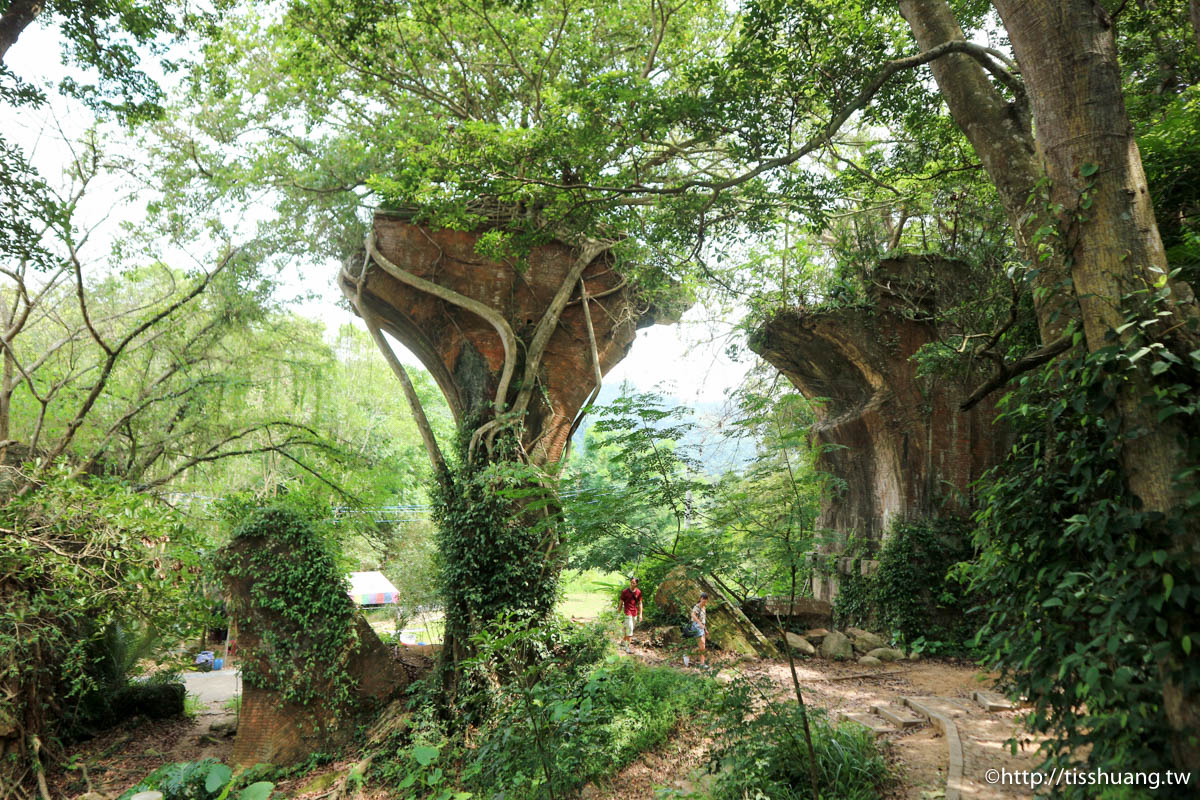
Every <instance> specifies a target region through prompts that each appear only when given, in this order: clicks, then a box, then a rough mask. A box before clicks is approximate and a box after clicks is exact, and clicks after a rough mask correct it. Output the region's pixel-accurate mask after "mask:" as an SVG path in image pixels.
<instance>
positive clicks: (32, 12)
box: [0, 0, 46, 64]
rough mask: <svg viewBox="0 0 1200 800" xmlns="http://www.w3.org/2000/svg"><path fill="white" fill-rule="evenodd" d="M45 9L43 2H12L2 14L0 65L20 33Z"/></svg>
mask: <svg viewBox="0 0 1200 800" xmlns="http://www.w3.org/2000/svg"><path fill="white" fill-rule="evenodd" d="M45 7H46V3H45V0H13V2H12V4H11V5H9V7H8V8H7V9H5V10H4V14H2V15H0V64H2V63H4V55H5V53H7V52H8V48H10V47H12V46H13V45H14V44H16V43H17V39H18V38H20V36H21V32H22V31H24V30H25V29H26V28H28V27H29V25H30V23H32V22H33V21H34V20H35V19H37V17H38V14H41V13H42V9H43V8H45Z"/></svg>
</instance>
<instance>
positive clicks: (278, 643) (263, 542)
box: [217, 504, 358, 707]
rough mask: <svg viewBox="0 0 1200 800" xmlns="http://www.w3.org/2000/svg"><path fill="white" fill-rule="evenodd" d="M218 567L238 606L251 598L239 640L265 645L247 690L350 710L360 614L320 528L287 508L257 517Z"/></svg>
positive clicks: (249, 662)
mask: <svg viewBox="0 0 1200 800" xmlns="http://www.w3.org/2000/svg"><path fill="white" fill-rule="evenodd" d="M217 566H218V570H219V571H220V572H223V573H224V574H225V575H226V576H227V580H228V581H229V582H230V584H231V586H232V587H233V589H234V591H233V594H234V597H235V602H236V600H237V599H238V598H239V597H245V598H247V599H246V603H247V604H248V607H247V608H235V609H234V611H235V614H237V617H238V624H239V626H240V633H241V634H242V635H243V636H244V637H245V636H254V637H258V638H259V645H258V647H257V652H254V653H248V654H247V655H248V657H247V658H246V659H245V661H244V662H243V664H242V677H243V679H244V680H245V681H246V683H247V684H249V685H250V686H255V687H258V688H262V689H270V690H273V691H276V692H278V693H279V694H280V696H281V699H282V700H283V701H284V702H291V703H297V704H300V705H309V704H311V703H313V702H315V701H317V700H318V699H319V700H321V701H322V702H332V704H333V705H334V706H335V707H345V706H347V705H349V703H350V699H351V692H352V689H353V686H352V683H351V678H350V676H349V674H348V672H347V663H348V660H349V658H350V655H351V654H352V653H353V651H354V650H355V647H356V645H357V643H358V637H357V633H356V631H355V623H354V607H353V605H352V604H351V602H350V599H349V597H348V596H347V595H346V589H345V578H344V576H343V574H342V571H341V569H340V568H339V567H338V564H337V559H336V557H335V553H334V549H333V546H332V544H331V543H330V542H329V541H328V540H327V538H326V537H324V536H322V535H321V534H320V532H319V531H318V530H317V528H316V526H315V525H314V524H313V522H312V521H311V520H310V519H308V518H307V517H306V516H305V515H304V514H302V513H300V512H299V511H298V510H296V509H295V508H292V507H290V506H288V505H285V504H278V505H273V506H269V507H266V508H262V509H258V510H256V511H254V512H252V513H251V514H250V516H249V517H248V518H247V519H245V521H243V522H242V523H241V524H240V525H238V526H237V527H236V528H235V529H234V531H233V540H232V541H231V542H230V543H229V545H227V546H226V547H225V548H224V549H223V550H222V551H221V553H220V554H219V557H218V565H217ZM239 589H246V590H247V591H245V592H241V591H239Z"/></svg>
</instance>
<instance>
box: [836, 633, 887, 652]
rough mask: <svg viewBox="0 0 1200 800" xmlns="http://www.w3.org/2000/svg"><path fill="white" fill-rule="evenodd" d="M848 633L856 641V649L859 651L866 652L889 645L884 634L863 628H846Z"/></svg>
mask: <svg viewBox="0 0 1200 800" xmlns="http://www.w3.org/2000/svg"><path fill="white" fill-rule="evenodd" d="M846 634H847V635H848V636H849V637H850V640H851V641H852V642H854V649H855V650H856V651H857V652H859V653H863V654H866V653H869V652H871V651H872V650H875V649H877V648H880V647H887V642H886V641H884V639H883V637H882V636H880V635H879V634H877V633H871V632H870V631H864V630H863V629H862V628H846Z"/></svg>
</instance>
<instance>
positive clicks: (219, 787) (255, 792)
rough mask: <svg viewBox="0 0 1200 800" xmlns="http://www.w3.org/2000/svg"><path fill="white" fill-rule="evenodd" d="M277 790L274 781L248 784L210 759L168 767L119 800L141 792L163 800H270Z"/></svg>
mask: <svg viewBox="0 0 1200 800" xmlns="http://www.w3.org/2000/svg"><path fill="white" fill-rule="evenodd" d="M274 788H275V784H273V783H271V782H270V781H255V782H253V783H247V782H246V781H245V780H244V779H243V778H241V777H240V776H239V777H235V776H234V772H233V770H232V769H230V768H229V767H227V766H225V765H224V764H222V763H221V762H219V761H217V760H216V759H215V758H206V759H203V760H201V761H184V762H181V763H177V764H165V765H163V766H161V767H159V768H158V769H156V770H154V772H151V773H150V774H149V775H147V776H146V777H145V778H143V779H142V780H141V782H139V783H138V784H136V785H134V786H131V787H130V788H129V789H128V790H126V791H125V793H124V794H122V795H121V797H120V798H119V800H129V798H130V797H133V796H134V795H135V794H137V793H138V792H162V795H163V800H225V799H226V798H232V800H267V798H269V797H270V796H271V793H272V790H273V789H274ZM235 789H236V791H235Z"/></svg>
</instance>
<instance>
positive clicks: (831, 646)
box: [821, 631, 854, 661]
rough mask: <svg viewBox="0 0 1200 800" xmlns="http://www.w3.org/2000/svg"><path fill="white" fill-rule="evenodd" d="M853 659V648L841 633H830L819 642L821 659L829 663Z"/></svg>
mask: <svg viewBox="0 0 1200 800" xmlns="http://www.w3.org/2000/svg"><path fill="white" fill-rule="evenodd" d="M853 657H854V646H853V645H851V644H850V639H849V638H848V637H847V636H846V634H844V633H842V632H841V631H830V632H829V635H828V636H826V637H825V639H824V640H823V641H822V642H821V658H827V659H830V660H831V661H846V660H847V659H850V658H853Z"/></svg>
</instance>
